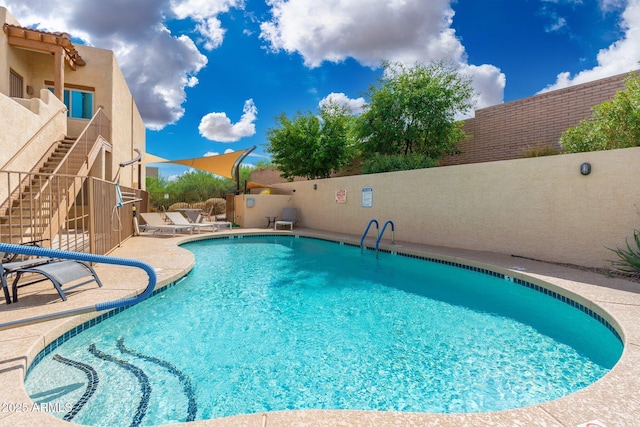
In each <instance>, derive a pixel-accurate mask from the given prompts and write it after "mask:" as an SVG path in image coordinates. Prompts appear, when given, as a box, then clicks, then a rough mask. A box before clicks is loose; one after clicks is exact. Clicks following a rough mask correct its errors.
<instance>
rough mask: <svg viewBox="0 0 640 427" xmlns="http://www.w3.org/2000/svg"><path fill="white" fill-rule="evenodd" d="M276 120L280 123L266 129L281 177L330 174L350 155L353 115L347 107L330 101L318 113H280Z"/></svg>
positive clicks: (309, 177)
mask: <svg viewBox="0 0 640 427" xmlns="http://www.w3.org/2000/svg"><path fill="white" fill-rule="evenodd" d="M277 121H278V124H279V126H278V127H275V128H271V129H269V130H268V131H267V136H268V138H269V145H268V146H267V152H269V153H271V155H272V157H271V159H272V161H273V163H274V164H275V165H276V167H277V168H278V169H279V170H280V175H281V176H282V177H284V178H286V179H288V180H293V178H294V177H296V176H302V177H306V178H307V179H315V178H328V177H329V176H330V175H331V173H332V172H334V171H337V170H339V169H340V167H341V166H342V165H344V164H345V163H346V162H347V160H348V159H349V156H350V152H351V149H352V144H350V143H349V137H348V135H349V129H350V127H351V122H352V121H353V116H352V115H351V111H350V110H349V109H348V108H346V107H343V106H340V105H337V104H335V103H328V104H325V105H323V106H321V108H320V112H319V115H314V114H312V113H308V114H307V115H302V114H301V113H298V114H297V115H296V116H295V117H294V118H293V119H289V118H288V117H286V115H284V114H281V115H280V116H279V117H278V118H277Z"/></svg>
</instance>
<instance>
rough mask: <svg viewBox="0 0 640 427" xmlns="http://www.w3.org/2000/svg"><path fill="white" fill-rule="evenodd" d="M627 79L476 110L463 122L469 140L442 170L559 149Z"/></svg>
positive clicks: (444, 161) (607, 80) (618, 77)
mask: <svg viewBox="0 0 640 427" xmlns="http://www.w3.org/2000/svg"><path fill="white" fill-rule="evenodd" d="M628 76H629V73H624V74H619V75H616V76H612V77H608V78H605V79H600V80H596V81H593V82H589V83H583V84H580V85H575V86H571V87H568V88H565V89H559V90H555V91H551V92H546V93H543V94H540V95H536V96H532V97H529V98H524V99H521V100H518V101H513V102H507V103H504V104H499V105H494V106H492V107H488V108H483V109H480V110H476V112H475V117H474V118H472V119H467V120H465V121H464V130H465V132H466V133H467V134H469V135H470V136H471V137H470V138H469V139H467V140H465V141H463V142H461V143H459V144H458V149H459V150H460V154H458V155H455V156H447V157H445V158H444V159H442V161H441V162H440V164H441V165H445V166H446V165H461V164H465V163H478V162H489V161H494V160H510V159H518V158H521V157H524V155H525V153H527V152H528V151H530V150H535V149H541V148H545V147H554V148H558V149H559V148H560V145H559V143H558V141H559V140H560V136H561V135H562V132H563V131H564V130H566V129H568V128H570V127H573V126H576V125H577V124H578V123H579V122H580V120H582V119H584V118H587V117H591V114H592V111H591V108H592V107H593V106H595V105H598V104H600V103H602V102H604V101H607V100H610V99H613V97H614V96H615V94H616V92H618V91H619V90H623V89H624V88H625V83H624V79H625V78H626V77H628Z"/></svg>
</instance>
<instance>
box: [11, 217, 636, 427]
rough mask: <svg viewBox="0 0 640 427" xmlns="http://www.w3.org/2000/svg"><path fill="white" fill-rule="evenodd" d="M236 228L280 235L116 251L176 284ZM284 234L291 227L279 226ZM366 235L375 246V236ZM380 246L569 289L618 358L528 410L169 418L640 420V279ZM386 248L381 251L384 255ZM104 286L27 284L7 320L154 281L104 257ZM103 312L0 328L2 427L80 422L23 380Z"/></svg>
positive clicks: (223, 421) (437, 422) (100, 268)
mask: <svg viewBox="0 0 640 427" xmlns="http://www.w3.org/2000/svg"><path fill="white" fill-rule="evenodd" d="M238 233H242V234H244V233H251V234H255V233H259V234H264V233H274V231H273V230H270V229H246V230H239V229H234V230H233V231H220V232H215V233H209V232H207V233H204V232H203V233H202V234H200V235H193V236H190V235H178V236H176V237H171V236H169V235H167V236H152V235H150V234H147V233H143V235H142V236H139V237H133V238H131V239H129V240H127V241H126V242H124V243H123V245H122V246H121V247H120V248H118V249H116V250H115V251H113V252H112V253H111V255H112V256H117V257H124V258H133V259H138V260H141V261H145V262H148V263H149V264H151V265H152V266H153V267H154V268H155V269H156V273H157V275H158V284H157V287H161V286H165V285H168V284H170V283H172V282H174V281H176V280H177V279H179V278H180V277H182V276H184V275H185V274H186V273H188V272H189V271H190V270H191V268H192V267H193V265H194V257H193V255H192V254H191V253H190V252H189V251H187V250H186V249H183V248H180V247H179V246H178V245H179V244H180V243H183V242H187V241H192V240H199V239H202V238H210V237H212V236H213V237H217V236H222V235H228V234H238ZM275 233H277V234H292V233H291V232H289V231H283V230H278V231H277V232H275ZM293 234H299V235H302V236H309V237H319V238H326V239H330V240H338V241H343V242H347V243H353V244H356V245H358V244H359V242H360V237H359V236H351V235H350V236H347V235H337V234H332V233H324V232H319V231H316V230H309V229H295V230H294V232H293ZM367 243H368V244H369V245H371V241H370V239H368V240H367ZM380 247H381V249H383V250H390V251H394V252H407V253H412V254H416V255H422V256H427V257H431V258H438V259H444V260H447V261H453V262H458V263H461V264H468V265H473V266H478V267H484V268H488V269H491V270H495V271H498V272H500V273H504V274H507V275H508V276H511V277H514V278H521V279H523V280H526V281H528V282H530V283H534V284H537V285H543V286H545V287H547V288H549V289H552V290H554V291H556V292H558V293H560V294H563V295H565V296H569V297H571V298H572V299H573V300H575V301H577V302H580V303H581V304H583V305H584V306H586V307H588V308H590V309H591V310H593V311H594V312H596V313H598V314H599V315H601V316H602V317H604V318H605V319H606V320H608V321H609V323H611V324H612V325H613V326H614V327H615V328H616V329H617V330H618V332H619V334H620V336H621V337H622V338H623V341H624V352H623V355H622V357H621V359H620V361H619V362H618V363H617V364H616V366H615V367H614V368H613V369H612V370H611V372H609V373H608V374H607V375H605V376H604V377H603V378H602V379H600V380H599V381H597V382H596V383H594V384H592V385H591V386H589V387H587V388H585V389H583V390H580V391H578V392H576V393H573V394H571V395H569V396H566V397H563V398H561V399H557V400H553V401H550V402H545V403H542V404H539V405H534V406H530V407H526V408H522V409H516V410H510V411H501V412H491V413H479V414H445V415H443V414H430V413H403V412H375V411H321V410H300V411H280V412H268V413H257V414H251V415H241V416H236V417H229V418H220V419H214V420H206V421H196V422H192V423H182V424H171V426H178V425H188V426H209V427H218V426H256V427H273V426H443V427H453V426H456V427H457V426H505V427H506V426H509V427H511V426H564V427H573V426H581V425H585V423H587V422H593V421H598V422H599V423H600V424H594V427H596V426H598V425H602V426H608V427H627V426H628V427H635V426H638V425H640V283H636V282H632V281H627V280H623V279H620V278H612V277H606V276H604V275H601V274H596V273H592V272H589V271H583V270H579V269H573V268H567V267H564V266H559V265H555V264H550V263H544V262H537V261H533V260H528V259H523V258H517V257H513V256H510V255H503V254H496V253H489V252H476V251H466V250H460V249H451V248H442V247H432V246H425V245H415V244H410V243H406V242H396V244H395V245H392V244H390V243H389V242H386V243H383V244H381V246H380ZM381 256H383V254H381ZM95 268H96V271H97V272H98V274H99V276H100V278H101V280H102V282H103V284H104V286H103V288H97V287H96V286H95V285H87V286H85V287H82V288H78V289H76V290H73V291H70V292H69V293H68V301H66V302H62V301H61V300H60V298H59V296H58V294H57V293H56V292H55V290H54V289H53V286H51V284H50V283H48V282H45V283H42V284H37V285H32V286H29V287H26V288H23V289H22V290H21V291H20V301H19V302H18V303H16V304H11V305H9V306H7V305H6V304H5V303H4V301H2V303H0V323H5V322H9V321H12V320H16V319H22V318H27V317H33V316H38V315H43V314H48V313H54V312H59V311H63V310H69V309H72V308H77V307H84V306H89V305H93V304H95V303H97V302H104V301H109V300H114V299H119V298H124V297H127V296H131V295H133V294H137V293H139V292H140V291H142V289H144V288H145V287H146V285H147V277H146V274H145V273H144V272H143V271H141V270H138V269H133V268H129V267H122V266H112V265H105V264H99V265H96V267H95ZM96 315H97V314H96V313H92V314H85V315H81V316H75V317H71V318H65V319H57V320H51V321H47V322H44V323H38V324H32V325H28V326H22V327H18V328H13V329H7V330H2V331H0V393H1V395H0V426H69V425H70V424H72V423H69V422H66V421H63V420H60V419H58V418H55V417H53V416H51V415H49V414H47V413H44V412H41V411H40V409H41V408H40V407H38V406H37V405H34V404H33V402H32V401H31V400H30V399H29V396H28V395H27V394H26V391H25V388H24V375H25V373H26V369H27V367H28V366H29V364H30V363H31V362H32V360H33V359H34V358H35V357H36V355H37V354H38V353H39V352H40V351H41V350H42V349H43V348H44V347H45V346H46V345H48V344H49V343H51V342H52V341H53V340H55V339H56V338H57V337H59V336H61V335H62V334H64V333H65V332H66V331H68V330H70V329H72V328H73V327H75V326H77V325H80V324H82V323H84V322H86V321H87V320H89V319H90V318H92V317H95V316H96Z"/></svg>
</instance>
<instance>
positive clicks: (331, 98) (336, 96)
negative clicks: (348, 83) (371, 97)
mask: <svg viewBox="0 0 640 427" xmlns="http://www.w3.org/2000/svg"><path fill="white" fill-rule="evenodd" d="M330 102H333V103H334V104H337V105H342V106H345V107H347V108H348V109H349V110H351V112H353V114H355V115H360V114H361V113H362V109H363V107H364V105H365V104H366V101H365V100H364V98H362V97H360V98H356V99H352V98H349V97H348V96H347V95H345V94H344V93H335V92H332V93H330V94H329V95H327V96H325V97H324V98H323V99H322V100H321V101H320V102H319V103H318V105H319V106H320V107H323V106H324V105H325V104H328V103H330Z"/></svg>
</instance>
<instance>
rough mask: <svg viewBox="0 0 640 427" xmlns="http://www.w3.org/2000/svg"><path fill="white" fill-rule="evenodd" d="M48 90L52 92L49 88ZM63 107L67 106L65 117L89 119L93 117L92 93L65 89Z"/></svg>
mask: <svg viewBox="0 0 640 427" xmlns="http://www.w3.org/2000/svg"><path fill="white" fill-rule="evenodd" d="M49 90H50V91H51V92H53V88H52V87H49ZM64 105H66V106H67V117H72V118H74V119H90V118H91V117H93V92H91V91H87V90H80V89H65V90H64Z"/></svg>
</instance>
